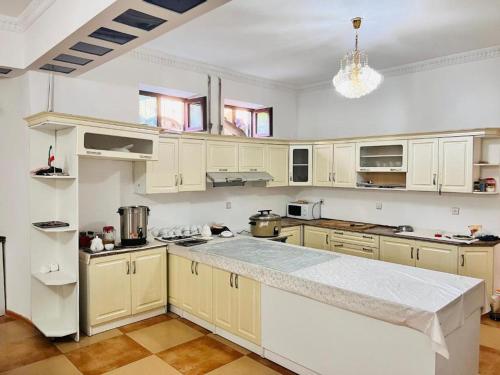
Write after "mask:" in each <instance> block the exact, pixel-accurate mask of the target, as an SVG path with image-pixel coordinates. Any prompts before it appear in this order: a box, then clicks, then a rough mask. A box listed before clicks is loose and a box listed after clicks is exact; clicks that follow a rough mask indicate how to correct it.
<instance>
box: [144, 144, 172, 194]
mask: <svg viewBox="0 0 500 375" xmlns="http://www.w3.org/2000/svg"><path fill="white" fill-rule="evenodd" d="M146 163H147V164H146V183H147V190H146V193H148V194H155V193H176V192H177V191H178V190H179V189H178V178H179V159H178V141H177V139H168V138H162V139H161V140H160V143H159V147H158V161H149V162H146Z"/></svg>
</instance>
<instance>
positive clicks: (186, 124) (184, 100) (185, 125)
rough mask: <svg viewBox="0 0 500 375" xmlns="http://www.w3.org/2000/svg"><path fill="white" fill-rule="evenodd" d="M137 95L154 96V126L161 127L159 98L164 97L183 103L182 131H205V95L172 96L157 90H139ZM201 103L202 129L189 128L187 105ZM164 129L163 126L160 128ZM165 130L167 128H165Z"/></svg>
mask: <svg viewBox="0 0 500 375" xmlns="http://www.w3.org/2000/svg"><path fill="white" fill-rule="evenodd" d="M139 95H142V96H150V97H153V98H156V127H158V128H162V127H161V118H162V113H161V99H162V98H166V99H170V100H175V101H180V102H182V103H183V104H184V123H183V124H182V131H183V132H191V133H192V132H206V131H207V129H208V127H207V97H206V96H200V97H196V98H181V97H178V96H172V95H165V94H160V93H157V92H152V91H145V90H139ZM194 103H196V104H198V103H199V104H201V108H202V115H203V119H202V129H196V130H193V129H189V120H190V119H189V106H190V105H191V104H194ZM162 129H164V128H162ZM165 130H169V129H166V128H165Z"/></svg>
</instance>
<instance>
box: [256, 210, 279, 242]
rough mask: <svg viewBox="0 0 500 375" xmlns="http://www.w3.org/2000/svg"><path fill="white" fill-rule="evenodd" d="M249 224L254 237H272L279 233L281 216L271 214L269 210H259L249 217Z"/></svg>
mask: <svg viewBox="0 0 500 375" xmlns="http://www.w3.org/2000/svg"><path fill="white" fill-rule="evenodd" d="M249 224H250V232H251V233H252V236H254V237H274V236H278V235H279V234H280V232H281V216H279V215H276V214H272V213H271V210H260V211H259V213H258V214H256V215H252V216H250V222H249Z"/></svg>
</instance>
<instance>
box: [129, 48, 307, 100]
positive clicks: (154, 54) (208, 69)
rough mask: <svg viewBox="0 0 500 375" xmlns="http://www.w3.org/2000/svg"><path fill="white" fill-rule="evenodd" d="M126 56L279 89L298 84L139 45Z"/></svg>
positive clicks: (292, 87)
mask: <svg viewBox="0 0 500 375" xmlns="http://www.w3.org/2000/svg"><path fill="white" fill-rule="evenodd" d="M128 56H130V57H132V58H135V59H138V60H141V61H145V62H148V63H151V64H159V65H163V66H170V67H173V68H177V69H182V70H188V71H191V72H196V73H201V74H212V75H216V76H219V77H221V78H223V79H228V80H232V81H237V82H245V83H249V84H252V85H254V86H259V87H264V88H271V89H279V90H285V91H297V90H298V89H300V87H299V86H296V85H292V84H290V83H285V82H280V81H275V80H272V79H267V78H262V77H257V76H253V75H250V74H245V73H240V72H237V71H234V70H231V69H228V68H224V67H221V66H216V65H211V64H206V63H203V62H201V61H196V60H190V59H185V58H181V57H177V56H173V55H169V54H167V53H165V52H163V51H159V50H156V49H151V48H145V47H140V48H136V49H135V50H133V51H131V52H129V53H128Z"/></svg>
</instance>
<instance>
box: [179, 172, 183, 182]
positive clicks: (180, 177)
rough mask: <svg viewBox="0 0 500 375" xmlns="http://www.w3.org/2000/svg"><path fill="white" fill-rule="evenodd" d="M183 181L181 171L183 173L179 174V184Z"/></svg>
mask: <svg viewBox="0 0 500 375" xmlns="http://www.w3.org/2000/svg"><path fill="white" fill-rule="evenodd" d="M182 183H183V182H182V173H181V174H179V185H182Z"/></svg>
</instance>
